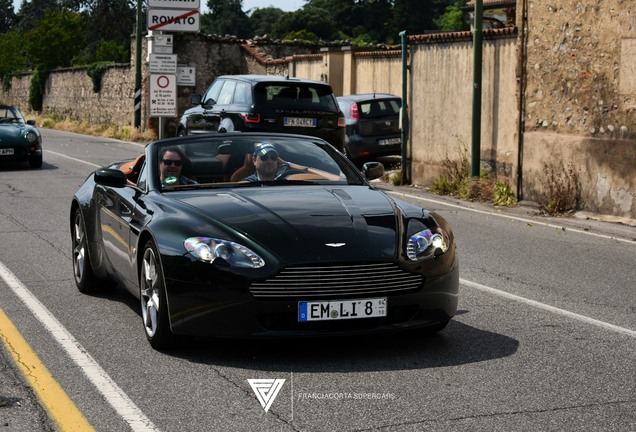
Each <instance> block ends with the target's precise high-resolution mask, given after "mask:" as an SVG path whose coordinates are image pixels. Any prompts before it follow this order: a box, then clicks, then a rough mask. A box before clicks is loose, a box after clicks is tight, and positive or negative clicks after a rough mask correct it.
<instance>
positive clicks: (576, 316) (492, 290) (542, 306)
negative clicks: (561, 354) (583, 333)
mask: <svg viewBox="0 0 636 432" xmlns="http://www.w3.org/2000/svg"><path fill="white" fill-rule="evenodd" d="M459 282H460V283H461V284H463V285H466V286H469V287H471V288H475V289H477V290H480V291H483V292H486V293H489V294H494V295H497V296H500V297H504V298H507V299H509V300H514V301H517V302H520V303H523V304H526V305H529V306H533V307H535V308H538V309H542V310H545V311H548V312H552V313H554V314H557V315H563V316H566V317H568V318H572V319H575V320H578V321H582V322H584V323H586V324H591V325H595V326H597V327H602V328H604V329H605V330H611V331H613V332H616V333H620V334H624V335H627V336H631V337H635V338H636V331H634V330H630V329H628V328H625V327H620V326H617V325H614V324H610V323H606V322H605V321H599V320H597V319H594V318H590V317H587V316H585V315H579V314H577V313H574V312H570V311H567V310H565V309H561V308H558V307H554V306H550V305H547V304H545V303H541V302H538V301H536V300H530V299H527V298H525V297H521V296H518V295H515V294H510V293H508V292H505V291H501V290H498V289H495V288H491V287H489V286H486V285H482V284H478V283H476V282H471V281H469V280H466V279H461V278H460V279H459Z"/></svg>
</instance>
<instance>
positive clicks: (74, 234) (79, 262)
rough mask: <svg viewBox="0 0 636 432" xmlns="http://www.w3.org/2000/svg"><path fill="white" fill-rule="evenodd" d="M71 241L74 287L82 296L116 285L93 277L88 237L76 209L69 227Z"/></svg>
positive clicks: (80, 214) (78, 211)
mask: <svg viewBox="0 0 636 432" xmlns="http://www.w3.org/2000/svg"><path fill="white" fill-rule="evenodd" d="M71 240H72V247H73V250H72V252H73V274H74V275H75V285H77V289H78V290H79V292H81V293H82V294H88V293H91V292H96V291H100V290H111V289H113V288H114V287H115V286H116V284H115V283H114V282H113V281H111V280H110V279H101V278H98V277H97V276H96V275H95V272H94V271H93V264H92V262H91V258H90V253H89V250H88V236H87V234H86V224H85V223H84V217H83V216H82V211H81V210H80V209H79V208H78V209H76V210H75V213H74V216H73V225H72V227H71Z"/></svg>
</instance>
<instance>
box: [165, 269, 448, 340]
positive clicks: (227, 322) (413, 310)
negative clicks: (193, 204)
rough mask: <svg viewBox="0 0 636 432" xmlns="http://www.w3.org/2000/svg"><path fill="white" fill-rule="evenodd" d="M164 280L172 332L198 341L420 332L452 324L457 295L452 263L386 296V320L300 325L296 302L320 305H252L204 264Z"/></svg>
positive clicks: (239, 279)
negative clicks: (408, 288)
mask: <svg viewBox="0 0 636 432" xmlns="http://www.w3.org/2000/svg"><path fill="white" fill-rule="evenodd" d="M173 268H175V269H176V267H173ZM164 270H165V267H164ZM166 275H167V276H166V290H167V295H168V304H169V305H168V307H169V316H170V321H171V328H172V331H173V332H174V333H175V334H180V335H189V336H202V337H234V338H244V337H246V338H258V337H297V336H325V335H351V334H364V333H381V332H388V331H395V330H405V329H414V328H424V327H427V326H432V325H435V324H438V323H440V322H445V321H447V320H449V319H451V318H452V317H453V316H454V315H455V312H456V311H457V303H458V294H459V268H458V266H457V264H456V261H455V262H454V264H453V265H452V267H451V270H450V271H448V272H447V273H445V274H442V275H437V276H433V277H425V278H424V281H423V283H422V286H421V288H420V289H419V290H417V291H416V292H408V293H405V294H387V295H386V297H387V303H388V309H387V316H386V317H382V318H361V319H347V320H330V321H312V322H299V321H298V302H299V301H300V300H306V301H312V300H323V299H316V298H303V299H299V298H288V299H276V300H263V299H256V298H254V296H253V295H252V294H251V293H250V281H249V280H247V279H246V278H245V277H243V276H240V275H237V274H232V273H231V272H229V271H219V270H218V269H216V268H215V267H214V266H212V265H209V264H202V263H191V265H187V266H185V268H181V269H179V270H178V271H167V272H166ZM380 296H382V295H379V296H378V297H380ZM362 298H367V296H362ZM347 299H348V300H353V298H351V297H347Z"/></svg>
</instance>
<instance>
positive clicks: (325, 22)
mask: <svg viewBox="0 0 636 432" xmlns="http://www.w3.org/2000/svg"><path fill="white" fill-rule="evenodd" d="M336 29H337V27H336V23H335V22H334V19H333V17H332V16H331V14H330V13H329V11H326V10H325V9H321V8H317V7H312V6H305V7H304V8H303V9H300V10H297V11H295V12H289V13H286V14H284V15H283V16H281V17H280V19H279V20H278V21H277V22H276V23H275V24H274V27H273V29H272V31H273V33H274V36H275V37H278V38H282V37H285V35H287V34H289V33H294V32H299V31H301V30H306V31H307V32H310V33H313V34H315V35H316V37H317V38H319V39H323V40H333V39H336V38H337V37H338V32H337V30H336Z"/></svg>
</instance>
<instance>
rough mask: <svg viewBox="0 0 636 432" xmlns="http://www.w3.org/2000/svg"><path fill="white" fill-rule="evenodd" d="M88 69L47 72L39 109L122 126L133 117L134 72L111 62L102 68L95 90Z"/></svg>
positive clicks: (93, 121) (127, 66)
mask: <svg viewBox="0 0 636 432" xmlns="http://www.w3.org/2000/svg"><path fill="white" fill-rule="evenodd" d="M86 69H87V68H69V69H58V70H56V71H55V72H54V73H51V74H50V75H49V78H48V80H47V83H46V91H45V94H44V99H43V106H42V110H43V111H44V112H45V113H47V114H57V115H58V116H60V117H65V118H71V119H74V120H80V121H84V122H87V123H91V124H113V125H117V126H125V125H129V124H130V123H131V119H133V116H134V97H133V93H134V85H131V84H130V83H133V84H134V71H133V70H132V69H131V67H130V66H129V65H114V66H111V67H109V68H108V69H106V70H105V71H104V74H103V75H102V83H101V90H100V91H99V92H98V93H95V91H94V90H93V80H92V79H91V78H90V77H89V76H88V74H87V73H86Z"/></svg>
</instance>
